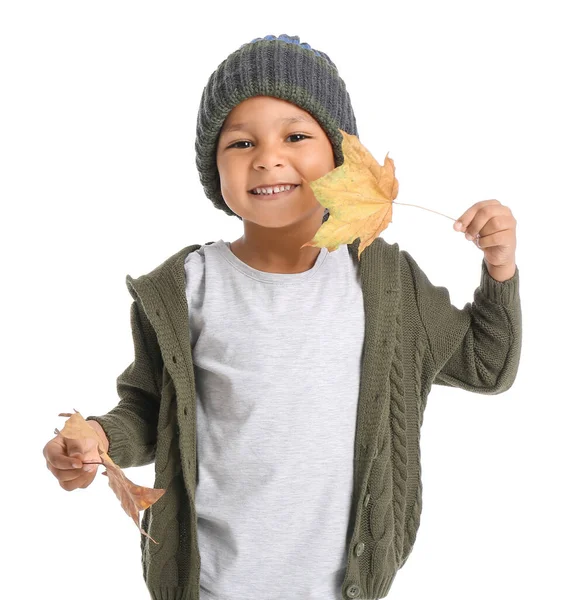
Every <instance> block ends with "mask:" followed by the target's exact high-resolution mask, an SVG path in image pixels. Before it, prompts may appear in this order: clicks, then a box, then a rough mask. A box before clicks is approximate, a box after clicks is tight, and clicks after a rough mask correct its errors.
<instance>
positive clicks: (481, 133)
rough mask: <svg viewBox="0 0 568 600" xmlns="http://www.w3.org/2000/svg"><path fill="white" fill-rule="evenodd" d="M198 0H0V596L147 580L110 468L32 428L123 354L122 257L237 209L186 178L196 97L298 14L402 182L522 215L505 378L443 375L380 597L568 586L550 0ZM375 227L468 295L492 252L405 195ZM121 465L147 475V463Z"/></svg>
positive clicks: (462, 297) (560, 10) (558, 104)
mask: <svg viewBox="0 0 568 600" xmlns="http://www.w3.org/2000/svg"><path fill="white" fill-rule="evenodd" d="M192 4H193V5H194V6H195V4H194V3H189V2H187V3H180V2H167V3H166V2H162V3H158V2H154V3H149V2H122V1H117V0H114V1H113V2H84V1H77V0H76V1H74V2H55V1H52V2H35V3H34V2H25V1H22V0H20V1H19V2H4V3H2V6H1V8H0V86H1V88H2V90H1V93H0V197H1V207H2V218H1V225H2V230H1V236H0V237H1V241H0V243H1V259H2V281H3V284H2V294H1V296H0V297H1V302H2V313H1V314H2V317H3V318H2V324H3V335H2V340H3V344H2V361H1V364H2V369H3V377H2V384H3V385H2V388H3V403H2V406H3V410H2V416H3V439H2V442H3V443H2V446H3V448H4V460H3V469H2V470H3V478H2V486H3V492H2V494H1V496H0V498H1V500H0V502H1V503H2V517H3V518H2V521H1V536H2V546H3V549H4V553H3V554H4V559H3V561H2V570H3V573H4V575H3V577H2V579H3V582H2V587H3V590H4V591H3V592H2V596H3V597H8V596H6V595H5V592H6V591H8V590H13V592H12V593H11V594H10V597H18V598H26V599H27V598H58V599H60V600H67V599H69V600H70V599H75V598H82V600H91V599H93V600H94V599H97V600H98V599H100V598H101V597H104V598H110V599H115V598H116V599H122V598H140V599H141V598H147V597H149V595H148V594H147V590H146V587H145V584H144V581H143V578H142V569H141V565H140V551H139V535H140V534H139V532H138V530H137V529H136V526H135V525H134V524H133V523H132V521H131V520H130V519H129V518H128V517H127V516H126V514H125V513H124V512H123V510H122V508H121V507H120V504H119V502H118V500H117V499H116V497H115V496H114V494H113V492H112V491H111V490H110V488H109V487H108V480H107V479H106V478H105V477H103V476H102V475H100V473H101V469H100V468H99V474H98V475H97V478H96V479H95V481H94V483H93V484H92V485H91V486H90V487H89V488H87V489H79V490H75V491H73V492H67V491H64V490H63V489H62V488H61V487H60V486H59V484H58V482H57V481H56V479H55V478H54V477H53V475H52V474H51V473H50V472H49V471H48V470H47V469H46V463H45V459H44V457H43V455H42V450H43V447H44V445H45V444H46V442H47V441H48V440H49V439H51V438H52V437H53V430H54V428H55V427H58V428H61V427H62V426H63V423H64V420H65V419H64V418H62V417H58V414H59V413H60V412H72V411H73V409H77V410H78V411H80V412H81V413H82V414H83V416H87V415H89V414H104V413H105V412H107V411H108V410H110V409H111V408H112V407H113V406H114V405H115V404H116V402H117V400H118V397H117V393H116V387H115V383H116V377H117V376H118V374H119V373H120V372H122V370H123V369H124V368H125V367H126V366H127V365H128V364H129V363H130V362H131V360H132V358H133V348H132V338H131V332H130V321H129V308H130V303H131V296H130V294H129V293H128V291H127V288H126V285H125V277H126V274H130V275H131V276H133V277H137V276H139V275H142V274H144V273H146V272H148V271H150V270H152V269H153V268H154V267H155V266H157V265H158V264H160V263H161V262H162V261H163V260H165V259H166V258H167V257H169V256H170V255H171V254H173V253H174V252H177V251H178V250H180V249H181V248H183V247H185V246H187V245H190V244H195V243H199V244H203V243H205V242H208V241H216V240H219V239H224V240H234V239H236V238H238V237H240V235H241V234H242V224H241V222H240V221H239V220H238V219H237V218H236V217H229V216H227V215H226V214H225V213H223V212H222V211H219V210H216V209H215V208H214V207H213V205H212V204H211V202H210V201H209V200H208V199H207V198H206V197H205V195H204V193H203V189H202V187H201V185H200V182H199V178H198V174H197V170H196V167H195V162H194V160H195V155H194V141H195V123H196V116H197V109H198V105H199V101H200V97H201V92H202V90H203V87H204V86H205V84H206V82H207V78H208V77H209V75H210V74H211V73H212V72H213V71H214V70H215V68H216V67H217V65H218V64H219V63H220V62H221V61H222V60H223V59H224V58H225V57H226V56H227V55H228V54H229V53H231V52H232V51H233V50H236V49H237V48H238V47H239V46H240V45H241V44H243V43H245V42H248V41H250V40H252V39H253V38H255V37H263V36H265V35H267V34H274V35H279V34H281V33H287V34H288V35H299V36H300V38H301V40H302V41H304V42H308V43H309V44H310V45H311V46H312V47H313V48H315V49H319V50H323V51H324V52H326V53H327V54H328V55H329V56H330V57H331V59H332V60H333V61H334V62H335V63H336V65H337V66H338V68H339V72H340V74H341V76H342V77H343V79H344V80H345V82H346V84H347V89H348V91H349V93H350V95H351V99H352V103H353V106H354V110H355V114H356V117H357V124H358V128H359V134H360V140H361V142H362V143H363V144H364V145H365V146H366V147H367V148H368V149H369V150H370V151H371V152H372V154H373V155H374V156H375V157H376V158H377V160H379V162H380V163H381V164H382V163H383V159H384V156H385V155H386V153H387V152H389V156H390V157H391V158H392V159H393V160H394V163H395V166H396V175H397V178H398V179H399V183H400V191H399V195H398V200H399V201H400V202H407V203H413V204H420V205H421V206H425V207H428V208H431V209H434V210H437V211H440V212H442V213H444V214H446V215H449V216H451V217H452V218H457V217H458V216H460V215H461V214H462V213H463V212H465V210H466V209H467V208H469V207H470V206H471V205H473V204H474V203H475V202H478V201H480V200H486V199H492V198H495V199H498V200H499V201H500V202H501V203H502V204H504V205H506V206H509V207H510V208H511V210H512V212H513V214H514V216H515V217H516V219H517V221H518V228H517V235H518V246H517V265H518V267H519V272H520V285H521V298H522V306H523V351H522V359H521V364H520V367H519V373H518V376H517V379H516V381H515V384H514V385H513V387H512V388H511V389H510V390H509V391H507V392H505V393H503V394H501V395H497V396H484V395H480V394H472V393H468V392H465V391H463V390H457V389H449V388H448V389H445V388H441V387H439V386H435V387H434V388H433V389H432V391H431V393H430V396H429V399H428V406H427V410H426V415H425V420H424V425H423V428H422V469H423V485H424V506H423V513H422V522H421V526H420V530H419V532H418V537H417V540H416V544H415V547H414V550H413V552H412V555H411V557H410V558H409V560H408V562H407V563H406V565H405V566H404V568H403V569H402V570H401V571H399V573H398V575H397V577H396V580H395V582H394V584H393V587H392V589H391V592H390V594H389V600H390V599H392V600H411V599H412V600H417V599H418V598H426V599H434V598H435V599H436V600H456V599H458V598H459V599H460V600H473V599H478V598H479V599H481V598H482V599H484V600H503V599H506V600H507V599H515V600H517V599H529V598H546V599H547V600H556V599H561V598H566V597H568V584H567V583H566V574H565V572H566V558H567V552H566V533H567V526H566V519H565V511H566V495H565V493H564V491H563V490H562V488H563V486H565V485H566V471H567V469H566V462H567V461H566V459H567V452H566V444H565V443H563V442H562V440H563V439H566V418H567V416H568V414H567V410H566V403H567V400H568V394H567V393H566V385H565V383H564V377H565V374H566V359H567V358H568V353H567V351H566V334H567V333H568V331H567V327H566V318H565V316H566V309H565V299H566V296H564V295H562V290H563V289H564V290H566V280H565V264H566V262H565V259H566V246H565V240H566V231H565V228H566V220H567V219H566V217H567V216H568V215H567V210H566V204H567V201H568V193H567V185H566V163H567V159H568V151H567V142H566V140H567V137H568V127H567V112H568V111H567V109H566V107H567V106H568V95H567V89H568V87H567V86H566V56H568V43H567V41H566V40H567V36H566V19H565V17H564V16H563V15H564V7H563V3H562V2H560V1H557V2H551V1H548V2H545V1H542V0H540V1H539V2H518V1H517V2H512V1H510V2H506V1H497V0H491V1H483V2H482V1H479V0H476V1H475V2H458V1H453V2H450V1H448V2H440V1H436V2H435V1H430V2H418V1H417V2H403V1H397V2H392V1H389V2H383V1H378V0H375V1H374V2H372V3H371V2H369V3H367V2H359V3H358V2H354V1H350V2H345V3H341V4H339V3H338V4H330V3H319V4H317V3H311V2H306V1H301V2H294V1H290V0H287V1H286V2H284V3H282V2H280V3H271V2H265V1H264V2H246V1H243V2H232V3H227V4H226V5H219V4H218V3H213V2H206V3H203V4H200V5H199V9H197V8H192V7H191V5H192ZM382 235H383V237H384V239H385V240H386V241H388V242H389V243H393V242H397V243H398V244H399V246H400V248H401V249H404V250H408V251H409V252H410V253H411V254H412V256H413V257H415V259H416V260H417V261H418V263H419V264H420V266H421V268H422V269H423V270H424V271H425V272H426V273H427V274H428V276H429V278H430V280H431V281H432V283H434V284H436V285H444V286H446V287H447V288H448V289H449V291H450V294H451V299H452V303H453V304H454V305H455V306H457V307H459V308H461V307H463V305H464V304H465V303H466V302H470V301H471V300H472V298H473V291H474V289H475V288H476V286H477V285H478V282H479V277H480V273H481V261H482V252H481V251H480V250H479V249H478V248H476V246H475V245H474V244H473V243H472V242H468V241H466V240H465V238H464V236H463V234H461V233H457V232H455V231H454V230H453V228H452V221H450V220H449V219H447V218H445V217H443V216H440V215H436V214H434V213H431V212H428V211H425V210H421V209H419V208H412V207H407V206H396V205H395V207H394V218H393V221H392V223H391V224H390V225H389V227H388V228H387V230H385V231H384V232H383V234H382ZM561 259H564V260H563V262H562V263H561ZM125 473H126V475H127V476H128V477H129V478H130V479H132V480H133V481H134V482H135V483H138V484H141V485H147V486H152V485H153V481H154V480H153V465H148V466H145V467H140V468H132V469H127V470H126V472H125ZM258 542H259V546H258V548H259V552H258V558H259V560H262V549H263V548H264V547H265V544H266V543H269V540H258ZM292 597H293V593H291V596H290V598H292ZM236 600H241V599H236ZM318 600H319V599H318ZM322 600H327V599H322Z"/></svg>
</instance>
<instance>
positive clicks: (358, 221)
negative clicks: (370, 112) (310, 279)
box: [301, 129, 398, 260]
mask: <svg viewBox="0 0 568 600" xmlns="http://www.w3.org/2000/svg"><path fill="white" fill-rule="evenodd" d="M340 131H341V134H342V136H343V142H342V144H341V148H342V150H343V157H344V162H343V164H342V165H340V166H339V167H336V168H335V169H333V170H332V171H330V172H329V173H326V174H325V175H324V176H323V177H320V178H319V179H316V180H315V181H312V182H307V181H306V180H305V179H303V178H302V180H303V182H304V183H309V185H310V187H311V189H312V191H313V192H314V195H315V197H316V198H317V200H318V202H319V203H320V204H322V205H323V206H325V207H326V208H327V209H329V218H328V219H327V221H325V223H322V225H321V227H320V228H319V229H318V230H317V232H316V234H315V236H314V237H313V239H312V240H311V241H309V242H306V243H305V244H303V245H302V246H301V248H304V247H305V246H313V247H319V248H327V249H328V251H330V252H333V251H334V250H337V248H338V247H339V246H340V245H342V244H349V243H351V242H352V241H353V240H355V239H356V238H360V239H361V242H360V244H359V253H358V259H359V260H361V254H362V252H363V250H365V248H366V247H367V246H369V245H370V244H372V243H373V241H374V240H375V239H376V238H377V237H378V236H379V235H380V234H381V232H382V231H384V230H385V229H386V228H387V227H388V225H389V223H390V222H391V221H392V203H393V200H394V199H395V198H396V196H397V194H398V181H397V179H396V177H395V176H394V162H393V160H392V159H391V158H389V155H388V152H387V155H386V156H385V164H384V166H383V165H380V164H379V163H378V162H377V161H376V160H375V159H374V158H373V156H372V154H371V153H370V152H369V151H368V150H367V149H366V148H365V147H364V146H363V145H362V144H361V142H360V141H359V138H358V137H357V136H356V135H351V134H349V133H346V132H345V131H343V130H342V129H340Z"/></svg>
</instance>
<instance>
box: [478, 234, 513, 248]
mask: <svg viewBox="0 0 568 600" xmlns="http://www.w3.org/2000/svg"><path fill="white" fill-rule="evenodd" d="M474 242H477V243H476V245H477V247H478V248H479V249H480V250H484V249H485V248H491V247H492V246H503V247H508V246H510V245H511V243H510V242H511V239H510V237H509V234H508V232H507V231H498V232H496V233H492V234H491V235H484V236H480V237H479V238H474Z"/></svg>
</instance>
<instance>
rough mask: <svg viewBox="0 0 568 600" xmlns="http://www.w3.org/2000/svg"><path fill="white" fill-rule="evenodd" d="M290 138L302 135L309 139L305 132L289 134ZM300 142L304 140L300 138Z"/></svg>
mask: <svg viewBox="0 0 568 600" xmlns="http://www.w3.org/2000/svg"><path fill="white" fill-rule="evenodd" d="M288 137H289V138H293V137H301V138H305V139H308V136H307V135H304V134H303V133H293V134H292V135H289V136H288ZM298 141H299V142H301V141H302V140H298Z"/></svg>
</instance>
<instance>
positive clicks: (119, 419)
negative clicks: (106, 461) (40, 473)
mask: <svg viewBox="0 0 568 600" xmlns="http://www.w3.org/2000/svg"><path fill="white" fill-rule="evenodd" d="M130 324H131V328H132V338H133V342H134V360H133V362H132V363H130V365H129V366H128V367H127V368H126V369H125V370H124V371H123V372H122V373H121V374H120V375H119V376H118V377H117V379H116V389H117V392H118V395H119V397H120V401H119V403H118V404H117V405H116V406H115V407H114V408H113V409H112V410H110V411H109V412H108V413H106V414H105V415H100V416H96V415H90V416H88V417H87V420H89V419H92V420H94V421H97V422H98V423H99V424H100V425H101V427H102V428H103V430H104V432H105V434H106V436H107V438H108V440H109V451H108V455H109V456H110V457H111V459H112V460H113V461H114V462H115V463H116V464H117V465H118V466H119V467H121V468H123V467H139V466H142V465H147V464H150V463H151V462H153V461H154V458H155V453H156V437H157V426H158V413H159V407H160V398H161V392H160V385H159V380H160V378H161V365H163V363H162V361H161V354H160V349H159V345H158V342H157V339H156V334H155V331H154V329H153V327H152V326H151V324H150V322H149V321H148V318H147V317H146V314H145V312H144V310H143V309H142V308H141V307H140V305H139V304H138V302H137V301H134V302H132V304H131V307H130Z"/></svg>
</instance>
